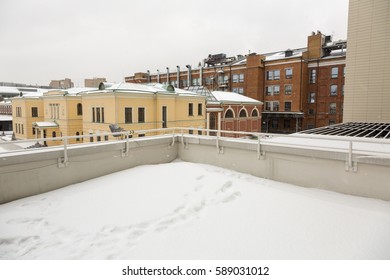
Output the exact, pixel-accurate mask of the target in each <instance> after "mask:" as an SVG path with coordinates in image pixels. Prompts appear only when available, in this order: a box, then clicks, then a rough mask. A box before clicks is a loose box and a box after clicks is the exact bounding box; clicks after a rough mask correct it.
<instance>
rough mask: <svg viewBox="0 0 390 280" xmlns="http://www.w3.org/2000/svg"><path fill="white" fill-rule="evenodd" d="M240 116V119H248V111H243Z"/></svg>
mask: <svg viewBox="0 0 390 280" xmlns="http://www.w3.org/2000/svg"><path fill="white" fill-rule="evenodd" d="M239 116H240V118H246V117H247V114H246V110H245V109H241V111H240V114H239Z"/></svg>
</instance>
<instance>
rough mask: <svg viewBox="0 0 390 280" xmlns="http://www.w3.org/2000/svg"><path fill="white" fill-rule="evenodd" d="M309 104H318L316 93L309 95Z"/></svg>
mask: <svg viewBox="0 0 390 280" xmlns="http://www.w3.org/2000/svg"><path fill="white" fill-rule="evenodd" d="M308 101H309V103H311V104H312V103H315V102H316V93H315V92H310V93H309V100H308Z"/></svg>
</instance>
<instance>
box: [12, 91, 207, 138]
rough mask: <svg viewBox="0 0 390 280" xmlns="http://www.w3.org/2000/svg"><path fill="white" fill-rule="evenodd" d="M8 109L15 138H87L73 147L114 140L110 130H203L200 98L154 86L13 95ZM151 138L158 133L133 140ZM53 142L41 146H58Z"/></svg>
mask: <svg viewBox="0 0 390 280" xmlns="http://www.w3.org/2000/svg"><path fill="white" fill-rule="evenodd" d="M12 106H13V120H14V131H15V136H16V138H17V139H34V138H57V137H61V136H82V135H84V136H89V137H88V138H84V139H83V138H82V137H80V138H74V139H71V140H69V143H71V144H74V143H81V142H94V141H108V140H113V139H115V137H114V136H112V135H110V133H111V132H114V131H117V130H114V131H113V130H112V127H116V128H118V130H121V131H131V132H133V131H138V130H151V129H160V128H169V127H187V128H189V129H190V130H191V131H194V130H197V129H199V128H206V100H205V97H204V96H201V95H198V94H195V93H192V92H189V91H184V90H181V89H175V88H174V87H172V86H167V87H164V86H163V85H159V84H157V85H140V84H129V83H119V84H108V83H101V85H100V86H99V89H98V90H96V89H86V88H83V89H68V90H56V91H49V92H47V93H44V94H43V95H42V96H39V97H34V98H33V97H31V98H28V97H17V98H14V99H13V102H12ZM33 108H34V109H33ZM132 134H133V133H132ZM154 134H157V133H156V132H153V133H152V132H145V133H138V134H136V135H134V136H145V135H154ZM132 136H133V135H132ZM57 141H59V140H54V141H45V144H46V145H49V146H50V145H58V144H61V143H62V142H57Z"/></svg>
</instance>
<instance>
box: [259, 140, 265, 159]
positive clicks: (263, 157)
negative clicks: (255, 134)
mask: <svg viewBox="0 0 390 280" xmlns="http://www.w3.org/2000/svg"><path fill="white" fill-rule="evenodd" d="M257 159H265V151H262V150H261V144H260V138H259V139H258V140H257Z"/></svg>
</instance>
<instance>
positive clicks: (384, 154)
mask: <svg viewBox="0 0 390 280" xmlns="http://www.w3.org/2000/svg"><path fill="white" fill-rule="evenodd" d="M194 132H196V133H197V134H194ZM200 132H201V133H200ZM133 135H138V137H134V138H132V136H133ZM140 135H144V136H145V137H146V138H148V139H150V137H161V136H162V135H165V136H166V135H169V136H170V137H172V142H171V143H170V146H173V145H174V144H175V142H176V138H177V137H178V138H179V139H180V140H179V141H180V143H181V144H182V145H183V146H184V147H188V143H186V142H185V137H195V138H202V139H215V145H216V149H217V152H218V153H223V147H222V146H221V140H224V141H249V142H250V143H254V144H256V146H257V148H256V151H257V158H258V159H260V158H263V157H264V149H263V146H264V145H265V146H274V147H275V146H276V147H289V148H300V149H318V150H322V151H324V150H328V151H338V152H342V153H345V154H346V170H347V171H356V163H354V162H353V160H354V154H355V153H357V152H359V156H358V157H355V161H356V160H357V159H361V158H381V159H390V148H389V151H385V150H383V151H381V152H378V151H373V150H364V149H363V150H362V149H360V150H359V149H357V148H356V147H355V146H356V145H355V144H357V143H371V144H385V145H386V147H390V140H389V139H371V138H370V139H367V138H358V139H357V138H353V137H347V136H336V137H334V136H333V137H330V136H326V135H318V134H289V135H285V134H283V135H281V134H272V133H261V132H246V131H230V130H213V129H203V128H195V127H173V128H161V129H149V130H136V131H123V132H113V133H106V132H104V133H97V134H88V135H76V136H62V137H55V138H37V139H27V140H16V141H0V156H1V155H9V154H11V153H12V154H14V153H19V152H21V151H23V152H25V151H27V150H30V151H39V150H42V149H44V150H47V149H57V150H63V158H62V162H61V163H62V164H63V165H67V163H68V160H69V158H68V148H69V147H70V146H71V147H75V146H84V145H102V144H104V143H112V142H118V141H119V142H124V143H125V147H124V149H123V153H122V155H123V156H127V155H128V154H129V150H130V141H140V140H142V139H144V137H140ZM102 136H112V138H116V139H114V140H113V139H110V140H108V141H96V142H87V141H84V139H88V138H91V137H93V138H98V137H102ZM278 137H282V138H291V139H302V140H304V139H314V140H315V139H317V140H327V141H331V142H332V141H335V142H340V143H342V145H328V146H321V145H319V144H318V143H317V144H316V145H314V143H304V141H303V143H296V141H295V142H294V141H291V142H289V141H288V140H287V141H285V142H283V141H281V142H278V141H277V138H278ZM80 139H83V141H82V143H78V142H77V143H75V144H70V142H71V141H72V140H80ZM271 139H272V140H271ZM273 139H276V140H275V141H274V140H273ZM46 142H50V143H55V144H58V145H53V146H50V147H45V146H40V145H36V146H37V148H31V149H26V147H24V145H23V144H25V143H35V144H37V143H46ZM340 143H339V144H340ZM6 145H13V147H12V149H11V150H7V149H2V147H4V146H6ZM41 145H42V144H41ZM387 145H389V146H387ZM15 146H16V147H15ZM18 146H20V149H17V147H18Z"/></svg>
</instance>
